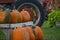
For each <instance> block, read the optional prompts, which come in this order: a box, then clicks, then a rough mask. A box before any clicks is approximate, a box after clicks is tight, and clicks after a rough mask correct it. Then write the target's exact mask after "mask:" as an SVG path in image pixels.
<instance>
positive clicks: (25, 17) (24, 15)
mask: <svg viewBox="0 0 60 40" xmlns="http://www.w3.org/2000/svg"><path fill="white" fill-rule="evenodd" d="M20 13H21V15H22V18H23V22H28V21H30V14H29V12H28V11H25V10H22V11H21V12H20Z"/></svg>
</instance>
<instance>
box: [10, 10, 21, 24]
mask: <svg viewBox="0 0 60 40" xmlns="http://www.w3.org/2000/svg"><path fill="white" fill-rule="evenodd" d="M19 17H20V16H19V11H18V10H12V12H10V23H17V22H18V19H19Z"/></svg>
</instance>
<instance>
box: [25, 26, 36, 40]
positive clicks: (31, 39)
mask: <svg viewBox="0 0 60 40" xmlns="http://www.w3.org/2000/svg"><path fill="white" fill-rule="evenodd" d="M25 29H26V30H27V32H28V33H29V35H30V40H35V36H34V34H33V31H32V29H31V28H30V27H26V28H25Z"/></svg>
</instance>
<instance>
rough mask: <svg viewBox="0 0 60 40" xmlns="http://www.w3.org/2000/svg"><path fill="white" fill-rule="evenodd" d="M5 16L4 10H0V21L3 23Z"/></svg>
mask: <svg viewBox="0 0 60 40" xmlns="http://www.w3.org/2000/svg"><path fill="white" fill-rule="evenodd" d="M5 18H6V12H4V11H0V23H3V22H4V21H5Z"/></svg>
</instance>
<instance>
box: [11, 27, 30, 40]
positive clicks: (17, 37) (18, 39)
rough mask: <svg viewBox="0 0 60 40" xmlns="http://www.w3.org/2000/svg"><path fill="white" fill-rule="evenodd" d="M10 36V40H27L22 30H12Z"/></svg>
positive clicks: (27, 37)
mask: <svg viewBox="0 0 60 40" xmlns="http://www.w3.org/2000/svg"><path fill="white" fill-rule="evenodd" d="M11 36H12V37H11V40H29V34H28V32H27V31H26V30H25V29H24V28H17V29H14V30H13V31H12V34H11Z"/></svg>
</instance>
